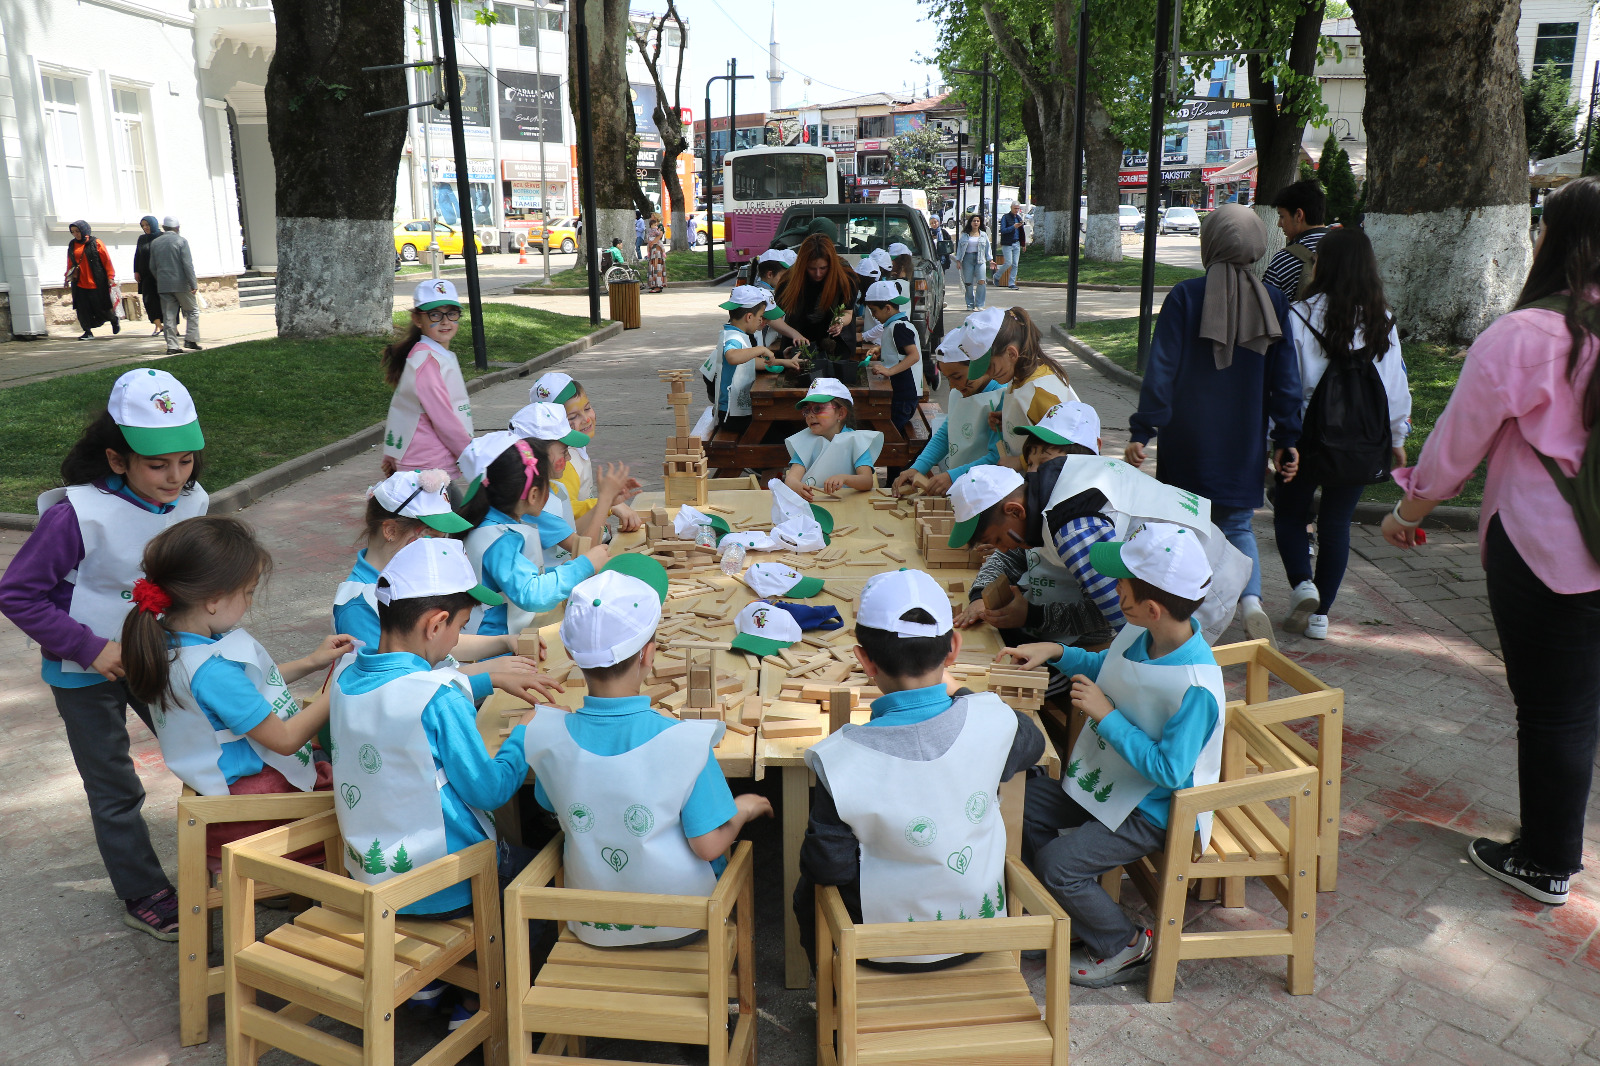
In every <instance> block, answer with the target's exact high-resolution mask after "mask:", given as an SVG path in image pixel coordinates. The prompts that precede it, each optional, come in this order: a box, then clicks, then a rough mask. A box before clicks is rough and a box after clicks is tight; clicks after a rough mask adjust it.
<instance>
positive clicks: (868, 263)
mask: <svg viewBox="0 0 1600 1066" xmlns="http://www.w3.org/2000/svg"><path fill="white" fill-rule="evenodd" d="M856 273H857V274H860V275H861V276H862V277H864V278H872V279H873V280H874V281H876V280H877V279H878V278H880V277H882V276H883V267H882V266H880V265H879V264H878V263H877V262H876V261H875V260H874V259H873V258H872V257H871V256H870V255H864V256H862V257H861V258H860V259H858V260H856Z"/></svg>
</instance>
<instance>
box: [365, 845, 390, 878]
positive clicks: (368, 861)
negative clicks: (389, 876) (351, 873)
mask: <svg viewBox="0 0 1600 1066" xmlns="http://www.w3.org/2000/svg"><path fill="white" fill-rule="evenodd" d="M361 868H362V869H363V870H365V871H366V872H367V873H369V874H381V873H383V872H384V871H385V870H387V869H388V868H389V867H388V865H387V864H386V863H385V862H384V861H383V845H382V844H381V843H379V841H378V838H377V837H373V838H372V846H371V847H370V848H368V849H367V856H366V858H364V859H362V860H361Z"/></svg>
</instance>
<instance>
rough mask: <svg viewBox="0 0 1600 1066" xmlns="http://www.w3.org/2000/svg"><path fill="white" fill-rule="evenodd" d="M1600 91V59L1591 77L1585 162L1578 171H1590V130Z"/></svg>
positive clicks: (1580, 172) (1584, 152) (1592, 126)
mask: <svg viewBox="0 0 1600 1066" xmlns="http://www.w3.org/2000/svg"><path fill="white" fill-rule="evenodd" d="M1597 91H1600V60H1596V61H1595V64H1594V76H1593V77H1591V78H1590V79H1589V117H1588V119H1587V120H1586V121H1585V122H1584V124H1583V164H1582V166H1580V167H1579V168H1578V173H1579V174H1580V175H1581V174H1587V173H1589V131H1590V130H1591V129H1593V128H1594V103H1595V93H1596V92H1597Z"/></svg>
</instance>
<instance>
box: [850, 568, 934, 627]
mask: <svg viewBox="0 0 1600 1066" xmlns="http://www.w3.org/2000/svg"><path fill="white" fill-rule="evenodd" d="M919 607H920V608H922V609H923V610H924V611H927V612H928V614H929V616H930V617H932V619H933V621H932V622H908V621H906V620H905V616H906V615H907V614H909V613H911V612H912V611H913V610H915V609H917V608H919ZM856 625H858V626H866V627H867V628H868V629H882V630H885V631H887V632H890V633H893V634H895V635H896V636H901V637H942V636H944V635H945V634H946V633H948V632H950V631H951V630H952V629H954V628H955V613H954V612H953V611H952V610H951V608H950V597H949V595H948V594H947V593H946V592H945V591H944V590H943V589H941V588H940V587H939V583H938V582H937V581H935V580H934V579H933V578H931V577H929V576H928V575H927V574H925V573H923V572H922V571H921V570H904V569H902V570H890V571H889V572H888V573H884V574H874V575H873V576H872V577H871V578H869V579H868V580H867V583H866V584H865V585H864V586H862V589H861V601H860V602H859V603H858V604H856Z"/></svg>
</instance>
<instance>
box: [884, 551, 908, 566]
mask: <svg viewBox="0 0 1600 1066" xmlns="http://www.w3.org/2000/svg"><path fill="white" fill-rule="evenodd" d="M883 554H885V555H887V556H888V557H889V558H891V559H893V560H894V561H895V562H897V563H903V562H905V561H906V557H905V556H904V555H901V554H900V553H899V552H897V551H890V550H889V549H888V548H884V549H883Z"/></svg>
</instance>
